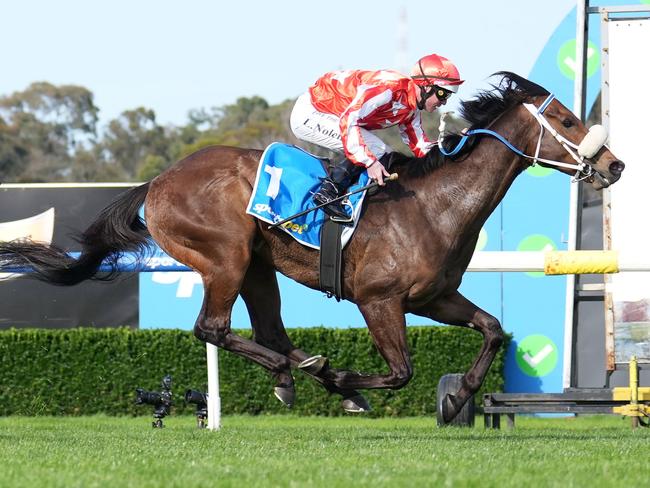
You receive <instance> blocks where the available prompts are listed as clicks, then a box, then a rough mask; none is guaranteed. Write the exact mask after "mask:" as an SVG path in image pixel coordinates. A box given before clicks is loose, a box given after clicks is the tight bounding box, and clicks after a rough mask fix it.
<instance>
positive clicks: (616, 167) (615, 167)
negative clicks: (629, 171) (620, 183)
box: [609, 161, 625, 178]
mask: <svg viewBox="0 0 650 488" xmlns="http://www.w3.org/2000/svg"><path fill="white" fill-rule="evenodd" d="M624 169H625V163H624V162H623V161H614V162H613V163H611V164H610V165H609V172H610V173H611V174H613V175H614V176H618V177H619V178H620V176H621V173H622V172H623V170H624Z"/></svg>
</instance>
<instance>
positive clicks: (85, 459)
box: [0, 415, 650, 488]
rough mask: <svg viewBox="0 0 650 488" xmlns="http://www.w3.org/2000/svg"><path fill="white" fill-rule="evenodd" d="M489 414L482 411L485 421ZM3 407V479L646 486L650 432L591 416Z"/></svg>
mask: <svg viewBox="0 0 650 488" xmlns="http://www.w3.org/2000/svg"><path fill="white" fill-rule="evenodd" d="M478 420H480V419H477V421H478ZM165 422H166V427H165V429H163V430H154V429H152V428H151V427H150V425H151V424H150V419H149V418H148V417H136V418H125V417H121V418H120V417H117V418H116V417H105V416H97V417H81V418H78V417H77V418H75V417H63V418H52V417H4V418H0V487H12V488H13V487H22V486H25V487H27V486H29V487H40V486H47V487H58V486H60V487H75V486H78V487H92V486H110V487H121V486H133V487H138V488H140V487H154V486H155V487H160V486H165V487H207V486H218V487H228V486H238V487H240V486H296V487H304V486H327V487H338V486H341V487H343V486H345V487H355V488H356V487H359V486H372V487H378V486H390V487H399V486H405V487H406V486H408V487H413V486H435V487H438V486H476V487H479V486H480V487H489V486H495V487H496V486H498V487H504V486H517V487H526V486H535V487H545V486H562V487H570V486H580V487H582V486H585V487H586V486H589V487H599V486H603V487H605V486H607V487H611V486H648V484H649V483H650V469H648V467H647V465H646V464H645V456H644V454H645V453H647V446H648V441H649V440H650V432H648V430H647V429H645V430H644V429H638V430H636V431H632V430H631V429H630V426H629V420H623V419H621V418H618V417H608V416H594V417H581V418H577V419H573V418H544V419H539V418H526V417H518V418H517V427H516V429H515V430H514V431H507V430H503V431H486V430H484V429H483V427H482V422H477V425H480V426H477V427H476V428H474V429H457V428H446V429H438V428H436V427H435V419H430V418H405V419H386V418H381V419H364V418H358V417H344V418H325V417H322V418H321V417H311V418H310V417H296V416H291V415H287V416H269V417H266V416H261V417H226V418H224V419H223V428H222V430H221V431H219V432H217V433H214V432H207V431H199V430H198V429H196V428H195V423H194V418H193V417H173V416H172V417H168V418H167V419H165Z"/></svg>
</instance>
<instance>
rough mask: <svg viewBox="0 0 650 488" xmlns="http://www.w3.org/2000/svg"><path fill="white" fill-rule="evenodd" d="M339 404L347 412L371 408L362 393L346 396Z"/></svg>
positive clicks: (368, 410) (367, 410) (358, 411)
mask: <svg viewBox="0 0 650 488" xmlns="http://www.w3.org/2000/svg"><path fill="white" fill-rule="evenodd" d="M341 406H342V407H343V410H345V411H346V412H348V413H362V412H370V410H372V408H370V404H369V403H368V400H366V399H365V398H364V397H363V395H354V396H353V397H350V398H346V399H344V400H343V402H341Z"/></svg>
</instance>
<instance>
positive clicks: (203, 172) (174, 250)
mask: <svg viewBox="0 0 650 488" xmlns="http://www.w3.org/2000/svg"><path fill="white" fill-rule="evenodd" d="M260 154H261V152H260V151H254V150H246V149H237V148H231V147H223V146H216V147H208V148H205V149H202V150H200V151H197V152H196V153H193V154H191V155H190V156H188V157H186V158H185V159H183V160H181V161H179V162H178V163H176V164H175V165H174V166H172V167H171V168H169V169H168V170H166V171H165V172H163V173H162V174H161V175H160V176H158V177H157V178H155V179H154V180H152V182H151V187H150V189H149V194H148V195H147V199H146V202H145V218H146V222H147V227H148V229H149V231H150V232H151V235H152V236H153V238H154V239H155V240H156V242H157V243H158V244H159V245H160V247H161V248H162V249H163V250H164V251H165V252H167V253H168V254H169V255H171V256H172V257H174V258H175V259H177V260H178V261H180V262H182V263H184V264H186V265H188V266H190V267H192V268H194V269H198V270H200V271H201V272H202V273H207V272H209V270H210V268H211V264H210V261H211V260H214V261H215V262H214V263H213V264H215V265H219V263H218V259H219V258H220V257H222V255H223V254H224V253H223V252H220V250H221V249H225V248H228V247H229V246H230V247H232V246H235V247H240V246H243V247H248V248H250V243H251V242H252V240H253V237H254V235H255V223H254V219H253V218H252V217H251V216H250V215H247V214H246V213H245V208H246V205H247V203H248V200H249V198H250V194H251V188H252V185H253V182H254V181H255V174H256V169H257V161H258V160H259V156H260Z"/></svg>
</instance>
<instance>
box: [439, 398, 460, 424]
mask: <svg viewBox="0 0 650 488" xmlns="http://www.w3.org/2000/svg"><path fill="white" fill-rule="evenodd" d="M457 414H458V410H457V409H456V405H455V404H454V397H453V395H446V396H445V399H444V400H443V402H442V419H443V420H444V422H445V424H448V423H450V422H451V421H452V420H454V417H456V415H457Z"/></svg>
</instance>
